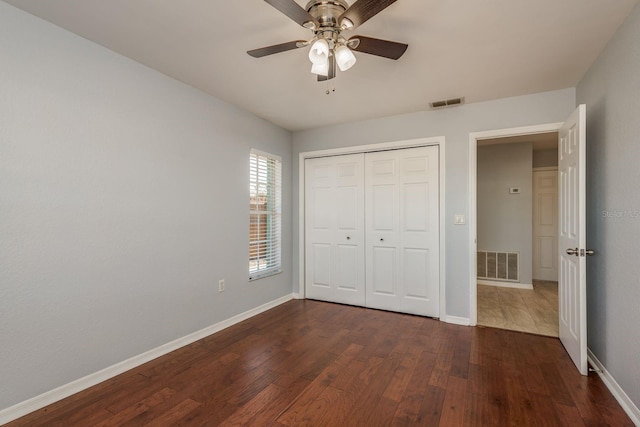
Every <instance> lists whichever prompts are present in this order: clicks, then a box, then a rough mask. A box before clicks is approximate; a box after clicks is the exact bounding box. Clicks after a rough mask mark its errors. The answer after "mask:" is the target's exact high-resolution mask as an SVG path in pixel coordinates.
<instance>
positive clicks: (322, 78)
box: [318, 55, 336, 82]
mask: <svg viewBox="0 0 640 427" xmlns="http://www.w3.org/2000/svg"><path fill="white" fill-rule="evenodd" d="M335 77H336V56H335V55H331V56H330V57H329V75H328V76H321V75H320V74H318V81H319V82H326V81H327V80H331V79H333V78H335Z"/></svg>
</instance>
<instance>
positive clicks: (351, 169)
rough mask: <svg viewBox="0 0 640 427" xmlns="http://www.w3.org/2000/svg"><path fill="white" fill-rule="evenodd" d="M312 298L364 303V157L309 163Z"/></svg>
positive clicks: (308, 293) (308, 247)
mask: <svg viewBox="0 0 640 427" xmlns="http://www.w3.org/2000/svg"><path fill="white" fill-rule="evenodd" d="M305 216H306V218H305V240H306V245H305V246H306V247H305V260H306V263H305V282H306V296H307V298H313V299H320V300H324V301H332V302H339V303H344V304H352V305H359V306H364V305H365V293H364V155H363V154H353V155H345V156H336V157H323V158H317V159H307V160H306V162H305Z"/></svg>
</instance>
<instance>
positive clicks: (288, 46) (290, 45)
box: [247, 40, 306, 58]
mask: <svg viewBox="0 0 640 427" xmlns="http://www.w3.org/2000/svg"><path fill="white" fill-rule="evenodd" d="M303 43H306V41H305V40H296V41H292V42H287V43H280V44H275V45H273V46H267V47H261V48H260V49H253V50H249V51H247V53H248V54H249V55H251V56H253V57H254V58H262V57H263V56H268V55H273V54H274V53H280V52H286V51H288V50H293V49H297V48H299V47H302V46H301V44H303Z"/></svg>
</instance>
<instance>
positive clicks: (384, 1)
mask: <svg viewBox="0 0 640 427" xmlns="http://www.w3.org/2000/svg"><path fill="white" fill-rule="evenodd" d="M395 2H396V0H357V1H356V2H355V3H354V4H352V5H351V7H349V8H348V9H347V10H345V11H344V12H343V13H342V15H340V17H339V18H338V22H339V23H340V25H344V22H343V20H344V19H345V18H346V19H348V20H349V21H351V23H352V24H353V27H351V26H348V25H347V28H350V29H351V28H356V27H358V26H360V25H362V24H364V23H365V22H366V21H368V20H369V19H371V18H373V17H374V16H376V15H377V14H378V13H380V12H382V11H383V10H384V9H386V8H387V7H389V6H391V5H392V4H393V3H395Z"/></svg>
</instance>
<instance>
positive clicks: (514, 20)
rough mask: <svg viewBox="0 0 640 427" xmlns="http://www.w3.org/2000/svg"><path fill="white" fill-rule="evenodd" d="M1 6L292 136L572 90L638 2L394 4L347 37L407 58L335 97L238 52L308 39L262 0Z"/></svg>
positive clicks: (304, 70) (305, 72)
mask: <svg viewBox="0 0 640 427" xmlns="http://www.w3.org/2000/svg"><path fill="white" fill-rule="evenodd" d="M5 1H6V2H7V3H10V4H12V5H14V6H17V7H19V8H21V9H24V10H25V11H28V12H31V13H33V14H35V15H37V16H40V17H42V18H44V19H45V20H47V21H50V22H53V23H54V24H57V25H59V26H61V27H64V28H66V29H68V30H70V31H72V32H74V33H76V34H79V35H81V36H83V37H85V38H87V39H89V40H93V41H95V42H96V43H99V44H101V45H104V46H106V47H108V48H110V49H112V50H114V51H116V52H119V53H121V54H123V55H125V56H128V57H129V58H132V59H134V60H136V61H138V62H141V63H143V64H145V65H147V66H149V67H151V68H154V69H156V70H158V71H160V72H162V73H165V74H167V75H169V76H172V77H174V78H176V79H178V80H181V81H183V82H185V83H187V84H189V85H192V86H194V87H196V88H199V89H201V90H203V91H205V92H208V93H210V94H212V95H214V96H217V97H219V98H221V99H224V100H226V101H228V102H230V103H232V104H235V105H237V106H240V107H242V108H244V109H246V110H249V111H251V112H253V113H255V114H256V115H258V116H260V117H263V118H265V119H266V120H269V121H271V122H273V123H275V124H277V125H280V126H282V127H284V128H286V129H289V130H294V131H295V130H302V129H308V128H313V127H318V126H324V125H330V124H336V123H342V122H348V121H355V120H362V119H368V118H374V117H382V116H388V115H393V114H401V113H408V112H415V111H421V110H426V109H428V108H429V107H428V104H429V102H431V101H436V100H441V99H449V98H454V97H461V96H463V97H465V99H466V102H467V103H470V102H479V101H485V100H489V99H496V98H503V97H508V96H516V95H523V94H528V93H535V92H543V91H548V90H555V89H562V88H567V87H574V86H575V85H576V84H577V83H578V82H579V80H580V78H581V77H582V76H583V74H584V73H585V72H586V70H587V69H588V68H589V66H590V65H591V63H592V62H593V61H594V60H595V58H596V57H597V56H598V54H599V53H600V52H601V51H602V49H603V48H604V46H605V45H606V43H607V42H608V40H609V39H610V38H611V36H612V35H613V33H614V32H615V31H616V29H617V28H618V27H619V26H620V25H621V23H622V22H623V20H624V18H625V17H626V16H627V15H628V14H629V13H630V11H631V10H632V8H633V7H634V6H635V4H636V3H637V1H638V0H483V1H478V0H398V1H397V2H396V3H394V4H392V5H391V6H390V7H389V8H387V9H386V10H384V11H383V12H382V13H381V14H379V15H377V16H375V17H374V18H372V19H371V20H370V21H368V22H366V23H365V24H363V25H362V26H361V27H359V28H358V29H356V30H355V31H354V32H353V33H354V34H361V35H366V36H370V37H377V38H382V39H387V40H393V41H398V42H403V43H407V44H409V49H408V50H407V53H406V54H405V55H404V56H403V57H402V58H400V60H399V61H392V60H388V59H384V58H379V57H375V56H371V55H366V54H358V53H357V54H356V56H357V58H358V63H357V64H356V65H355V66H354V67H353V68H352V69H351V70H349V71H347V72H345V73H340V72H338V77H337V78H336V79H335V80H333V82H334V84H333V85H332V87H333V86H335V89H336V91H335V93H333V94H331V95H325V91H326V89H327V84H326V83H318V82H316V80H315V76H314V75H312V74H311V73H310V68H311V66H310V63H309V60H308V58H307V51H306V50H305V49H299V50H294V51H290V52H285V53H280V54H277V55H273V56H270V57H265V58H261V59H254V58H251V57H249V56H248V55H247V54H246V51H247V50H250V49H254V48H258V47H263V46H268V45H272V44H277V43H282V42H286V41H291V40H297V39H308V38H310V36H311V32H310V31H309V30H305V29H304V28H302V27H300V26H298V25H297V24H295V23H294V22H293V21H291V20H289V19H288V18H287V17H286V16H284V15H282V14H281V13H280V12H278V11H277V10H276V9H274V8H273V7H271V6H270V5H269V4H267V3H265V2H264V1H263V0H227V1H224V0H135V1H134V0H108V1H106V0H5ZM297 1H298V3H299V4H300V5H301V6H303V7H304V6H305V4H306V0H297ZM353 2H354V1H353V0H349V3H350V4H353Z"/></svg>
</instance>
